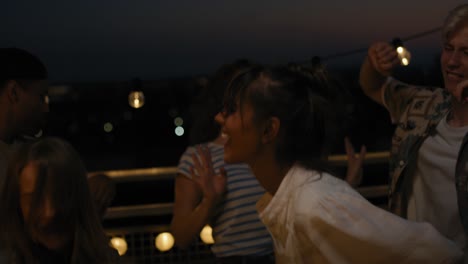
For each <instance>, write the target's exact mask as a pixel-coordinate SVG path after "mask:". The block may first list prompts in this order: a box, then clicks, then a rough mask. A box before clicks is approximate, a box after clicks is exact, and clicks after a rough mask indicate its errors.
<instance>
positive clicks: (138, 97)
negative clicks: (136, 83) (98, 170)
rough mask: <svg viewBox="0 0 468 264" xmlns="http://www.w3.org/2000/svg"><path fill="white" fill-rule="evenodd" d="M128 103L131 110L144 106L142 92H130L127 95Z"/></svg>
mask: <svg viewBox="0 0 468 264" xmlns="http://www.w3.org/2000/svg"><path fill="white" fill-rule="evenodd" d="M128 103H129V104H130V106H131V107H133V108H140V107H142V106H143V105H144V104H145V95H144V94H143V92H142V91H132V92H130V94H129V95H128Z"/></svg>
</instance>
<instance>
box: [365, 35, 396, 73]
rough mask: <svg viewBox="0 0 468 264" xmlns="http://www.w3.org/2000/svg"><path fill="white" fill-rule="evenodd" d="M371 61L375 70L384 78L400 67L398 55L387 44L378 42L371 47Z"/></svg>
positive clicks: (369, 51)
mask: <svg viewBox="0 0 468 264" xmlns="http://www.w3.org/2000/svg"><path fill="white" fill-rule="evenodd" d="M367 55H368V56H369V60H370V61H371V63H372V66H373V67H374V69H375V70H376V71H377V72H379V73H380V74H381V75H382V76H385V77H387V76H390V75H391V74H392V72H393V70H394V69H395V67H396V66H398V65H400V60H399V59H398V53H397V52H396V50H395V48H394V47H393V46H392V45H391V44H389V43H387V42H376V43H374V44H372V45H371V46H370V47H369V50H368V54H367Z"/></svg>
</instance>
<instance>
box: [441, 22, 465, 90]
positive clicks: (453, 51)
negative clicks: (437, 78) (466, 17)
mask: <svg viewBox="0 0 468 264" xmlns="http://www.w3.org/2000/svg"><path fill="white" fill-rule="evenodd" d="M440 61H441V68H442V74H443V77H444V83H445V88H446V89H447V90H448V91H449V92H450V93H451V94H453V95H456V94H457V91H456V88H457V85H458V84H459V83H460V82H462V81H463V80H467V79H468V23H465V24H464V26H462V27H460V29H458V30H456V31H454V32H453V33H452V34H450V35H449V37H448V38H447V39H446V41H445V43H444V48H443V51H442V56H441V60H440Z"/></svg>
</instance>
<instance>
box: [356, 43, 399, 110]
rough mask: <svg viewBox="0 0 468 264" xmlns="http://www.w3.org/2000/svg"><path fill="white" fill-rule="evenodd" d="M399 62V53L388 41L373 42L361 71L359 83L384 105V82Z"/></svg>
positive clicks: (368, 93)
mask: <svg viewBox="0 0 468 264" xmlns="http://www.w3.org/2000/svg"><path fill="white" fill-rule="evenodd" d="M399 63H400V61H399V59H398V54H397V53H396V51H395V48H394V47H393V46H392V45H390V44H389V43H386V42H377V43H374V44H372V45H371V46H370V47H369V50H368V53H367V57H366V58H365V60H364V62H363V63H362V66H361V71H360V73H359V83H360V84H361V88H362V90H363V92H364V93H365V94H366V95H367V96H368V97H370V98H371V99H372V100H374V101H375V102H377V103H379V104H381V105H383V101H382V89H383V84H384V83H385V80H386V78H387V77H388V76H390V75H391V74H392V72H393V69H394V68H395V67H396V66H397V65H399Z"/></svg>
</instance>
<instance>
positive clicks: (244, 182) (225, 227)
mask: <svg viewBox="0 0 468 264" xmlns="http://www.w3.org/2000/svg"><path fill="white" fill-rule="evenodd" d="M206 146H208V148H209V150H210V152H211V158H212V162H213V167H214V169H215V172H217V173H218V172H219V169H220V168H221V167H223V166H224V169H225V170H226V173H227V187H226V188H227V190H226V197H225V200H224V201H223V202H222V203H221V204H220V205H219V207H218V208H217V209H216V213H215V217H214V219H213V221H212V224H211V226H212V228H213V238H214V240H215V243H214V244H213V246H212V247H211V250H212V251H213V253H214V254H215V255H216V256H217V257H227V256H246V255H253V256H261V255H267V254H270V253H272V252H273V242H272V239H271V236H270V234H269V232H268V230H267V229H266V227H265V226H264V225H263V223H262V222H261V221H260V219H259V217H258V214H257V211H256V208H255V204H256V202H257V201H258V199H260V197H261V196H262V195H263V194H264V193H265V190H264V189H263V188H262V187H261V186H260V184H259V183H258V181H257V179H256V178H255V176H254V175H253V174H252V171H251V170H250V168H249V166H248V165H247V164H224V148H223V146H221V145H218V144H215V143H207V144H206ZM194 152H196V149H195V148H194V147H188V148H187V150H186V151H185V153H184V154H183V155H182V157H181V158H180V161H179V166H178V171H179V173H181V174H183V175H185V176H187V177H188V178H191V177H192V176H191V174H190V167H192V166H193V160H192V156H191V155H192V153H194Z"/></svg>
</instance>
